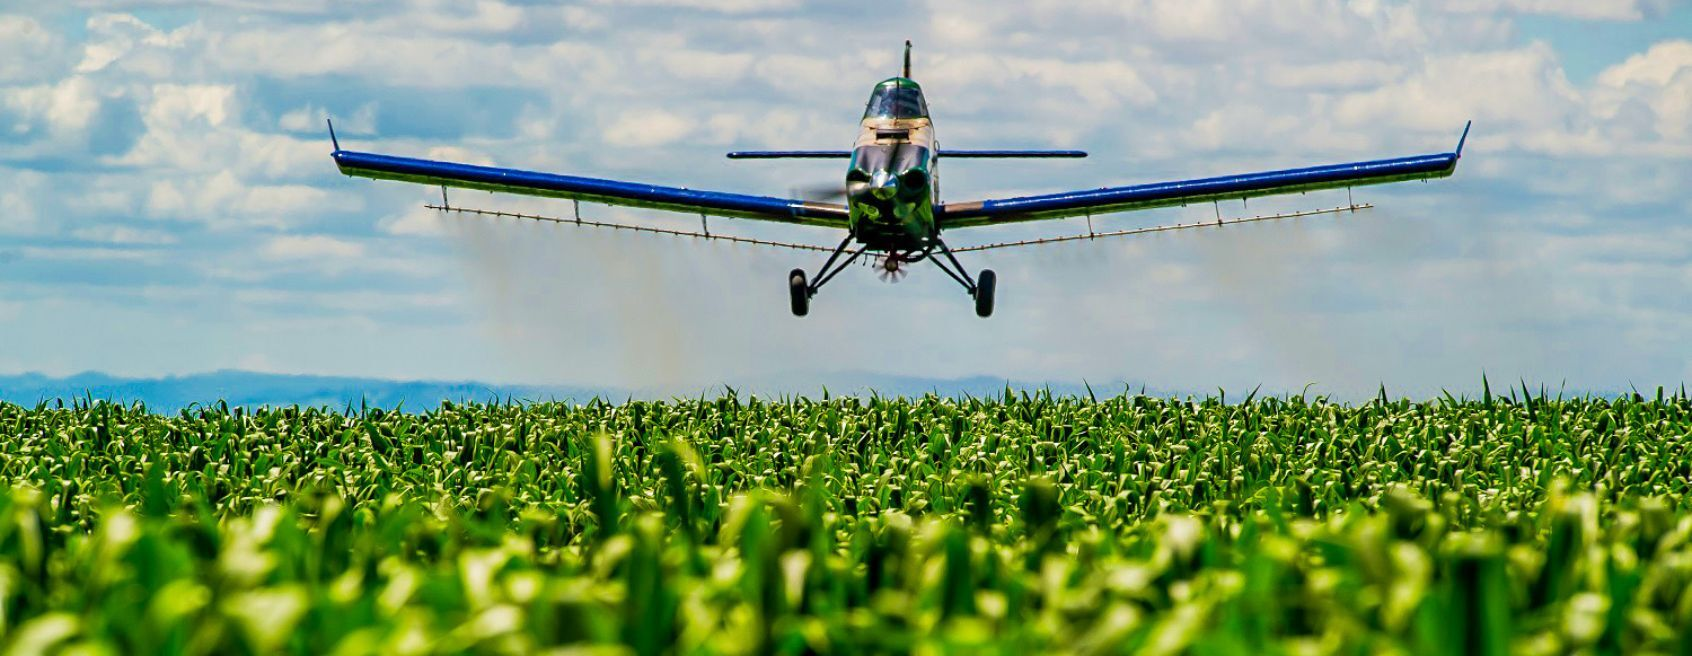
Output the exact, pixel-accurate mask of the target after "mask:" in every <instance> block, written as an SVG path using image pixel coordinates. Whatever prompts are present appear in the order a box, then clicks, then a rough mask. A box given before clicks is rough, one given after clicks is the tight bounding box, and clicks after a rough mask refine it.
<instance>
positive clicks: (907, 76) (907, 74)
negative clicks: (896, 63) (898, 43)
mask: <svg viewBox="0 0 1692 656" xmlns="http://www.w3.org/2000/svg"><path fill="white" fill-rule="evenodd" d="M905 79H907V80H909V79H911V40H910V39H905Z"/></svg>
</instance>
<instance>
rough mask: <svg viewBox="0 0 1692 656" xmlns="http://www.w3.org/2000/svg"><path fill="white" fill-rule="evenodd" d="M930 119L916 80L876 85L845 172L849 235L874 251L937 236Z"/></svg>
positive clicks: (909, 247) (920, 244) (917, 244)
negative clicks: (849, 214)
mask: <svg viewBox="0 0 1692 656" xmlns="http://www.w3.org/2000/svg"><path fill="white" fill-rule="evenodd" d="M938 152H939V148H938V147H937V146H936V143H935V138H934V121H933V119H931V118H930V117H929V116H928V106H927V103H926V102H925V101H924V99H923V96H922V88H921V87H919V86H917V83H916V82H914V81H912V80H910V79H908V78H902V77H896V78H892V79H889V80H887V81H885V82H882V83H881V84H878V85H876V88H875V92H874V93H873V94H871V96H870V101H869V104H868V106H867V108H866V110H865V112H864V119H863V122H862V123H861V124H860V125H859V130H858V140H857V142H856V143H855V144H854V145H853V149H852V164H851V166H850V168H848V169H847V173H846V198H847V206H848V207H849V208H850V210H851V223H852V228H851V229H852V234H853V235H854V236H855V237H856V238H857V240H858V242H859V243H861V244H864V245H866V246H868V247H870V248H871V249H874V250H878V251H922V250H924V249H926V248H928V247H929V246H930V245H932V244H933V242H934V239H935V237H937V236H938V235H939V227H938V226H937V225H936V224H935V221H934V202H935V200H936V199H937V197H938V193H937V192H938V189H939V179H938V170H937V167H936V163H937V157H936V155H937V153H938Z"/></svg>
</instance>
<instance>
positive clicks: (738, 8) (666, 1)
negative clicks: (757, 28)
mask: <svg viewBox="0 0 1692 656" xmlns="http://www.w3.org/2000/svg"><path fill="white" fill-rule="evenodd" d="M593 2H594V4H599V5H613V4H614V5H621V6H627V7H672V8H680V9H695V10H700V11H713V12H720V13H724V14H749V13H755V12H768V11H782V10H788V9H797V8H798V7H799V4H800V0H593Z"/></svg>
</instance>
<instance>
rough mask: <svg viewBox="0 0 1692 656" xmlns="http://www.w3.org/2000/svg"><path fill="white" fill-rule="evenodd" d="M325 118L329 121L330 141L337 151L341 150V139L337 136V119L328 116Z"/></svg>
mask: <svg viewBox="0 0 1692 656" xmlns="http://www.w3.org/2000/svg"><path fill="white" fill-rule="evenodd" d="M323 120H324V121H326V122H327V123H329V143H331V144H333V145H334V146H335V152H337V153H338V152H341V140H340V138H339V137H336V136H335V119H332V118H326V119H323Z"/></svg>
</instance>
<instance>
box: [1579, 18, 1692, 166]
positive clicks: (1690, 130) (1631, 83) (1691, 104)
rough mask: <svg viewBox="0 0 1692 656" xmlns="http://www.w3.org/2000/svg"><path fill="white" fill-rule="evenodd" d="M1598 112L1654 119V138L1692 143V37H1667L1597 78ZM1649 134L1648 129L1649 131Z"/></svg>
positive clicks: (1620, 117)
mask: <svg viewBox="0 0 1692 656" xmlns="http://www.w3.org/2000/svg"><path fill="white" fill-rule="evenodd" d="M1598 86H1599V88H1598V90H1597V92H1596V95H1595V100H1594V105H1595V111H1596V113H1598V114H1599V115H1601V116H1603V117H1605V118H1609V119H1612V120H1617V121H1626V120H1639V121H1644V120H1648V121H1650V128H1649V129H1650V131H1654V133H1655V135H1654V136H1656V137H1658V138H1661V139H1665V140H1669V141H1671V142H1676V143H1681V144H1687V143H1692V41H1667V42H1663V43H1659V44H1657V45H1655V46H1652V47H1651V49H1650V50H1647V51H1645V52H1644V53H1641V54H1638V55H1635V56H1633V57H1630V58H1629V59H1628V60H1627V61H1625V62H1622V63H1620V64H1617V65H1615V66H1613V67H1611V68H1609V69H1607V70H1605V71H1604V72H1603V73H1601V74H1600V75H1599V76H1598ZM1647 134H1649V132H1647Z"/></svg>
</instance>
